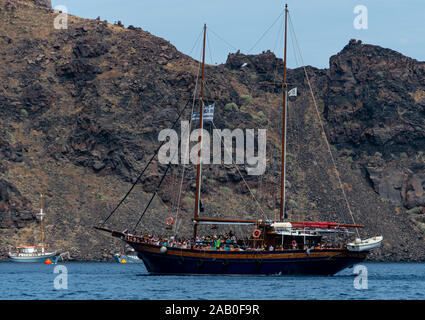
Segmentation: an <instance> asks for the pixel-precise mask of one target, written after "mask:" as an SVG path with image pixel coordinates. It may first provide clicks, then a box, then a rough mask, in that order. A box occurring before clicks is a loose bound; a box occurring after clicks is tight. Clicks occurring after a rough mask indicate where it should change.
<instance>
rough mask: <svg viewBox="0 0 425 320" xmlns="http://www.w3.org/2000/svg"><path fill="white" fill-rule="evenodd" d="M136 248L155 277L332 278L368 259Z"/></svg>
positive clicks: (341, 253)
mask: <svg viewBox="0 0 425 320" xmlns="http://www.w3.org/2000/svg"><path fill="white" fill-rule="evenodd" d="M130 244H131V243H130ZM134 248H135V250H136V251H137V253H138V256H139V258H140V259H142V260H143V262H144V263H145V266H146V268H147V270H148V271H149V272H151V273H156V274H238V275H333V274H335V273H337V272H338V271H341V270H343V269H345V268H347V267H350V266H352V265H354V264H356V263H359V262H361V261H363V260H364V258H365V257H366V253H352V252H349V251H347V250H340V251H338V252H335V250H333V251H331V250H329V251H326V250H321V251H313V252H311V253H310V254H309V255H307V254H306V253H305V252H302V253H297V252H294V251H288V252H283V251H282V252H272V253H270V252H268V253H267V254H258V253H257V254H255V256H254V257H253V254H252V252H211V251H200V250H190V249H184V250H179V249H168V250H167V253H160V252H159V249H158V250H155V248H154V247H153V246H146V245H134ZM156 251H157V252H156ZM179 252H180V254H179Z"/></svg>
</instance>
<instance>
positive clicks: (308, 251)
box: [305, 248, 310, 256]
mask: <svg viewBox="0 0 425 320" xmlns="http://www.w3.org/2000/svg"><path fill="white" fill-rule="evenodd" d="M305 253H306V254H307V255H308V256H309V255H310V248H307V250H306V251H305Z"/></svg>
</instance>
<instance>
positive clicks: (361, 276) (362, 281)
mask: <svg viewBox="0 0 425 320" xmlns="http://www.w3.org/2000/svg"><path fill="white" fill-rule="evenodd" d="M353 273H354V274H356V275H357V276H356V277H355V278H354V282H353V285H354V288H355V289H356V290H367V289H368V275H367V268H366V266H364V265H362V264H358V265H356V266H355V267H354V270H353Z"/></svg>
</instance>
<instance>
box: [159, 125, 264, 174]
mask: <svg viewBox="0 0 425 320" xmlns="http://www.w3.org/2000/svg"><path fill="white" fill-rule="evenodd" d="M189 130H190V129H189V121H181V137H180V139H181V145H180V154H179V150H178V147H179V136H178V133H177V132H176V131H175V130H173V129H163V130H161V131H160V133H159V135H158V141H166V142H165V143H164V144H163V145H162V146H161V148H160V150H159V153H158V158H159V162H160V163H161V164H169V163H170V162H171V163H172V164H179V161H181V164H189V162H191V163H193V164H196V165H197V164H198V163H202V164H218V165H220V164H228V165H230V164H233V163H235V164H245V170H246V172H247V174H248V175H262V174H263V173H264V172H265V171H266V139H267V130H266V129H258V130H257V131H258V132H257V148H256V147H255V140H256V139H255V130H254V129H245V131H244V130H242V129H234V130H232V131H231V130H229V129H214V130H213V134H212V138H211V134H210V133H209V132H208V131H207V130H205V129H202V131H201V130H200V129H196V130H193V131H192V132H189ZM199 136H201V141H202V142H201V143H202V145H201V143H200V142H199ZM167 140H168V141H167ZM233 141H235V143H236V147H235V149H233ZM190 142H197V143H196V144H195V145H193V146H192V148H191V149H190V150H189V147H190ZM201 146H202V148H200V147H201ZM211 148H212V150H211ZM200 149H201V152H200ZM222 150H223V152H222ZM255 150H257V155H256V152H255ZM199 153H200V154H199ZM211 153H212V155H211ZM223 153H224V154H223ZM234 153H235V159H233V154H234Z"/></svg>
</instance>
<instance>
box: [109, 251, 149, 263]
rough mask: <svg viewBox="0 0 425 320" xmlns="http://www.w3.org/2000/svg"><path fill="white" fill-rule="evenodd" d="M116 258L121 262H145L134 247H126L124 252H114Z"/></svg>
mask: <svg viewBox="0 0 425 320" xmlns="http://www.w3.org/2000/svg"><path fill="white" fill-rule="evenodd" d="M114 259H115V261H116V262H119V263H143V261H142V260H141V259H140V258H139V257H138V256H137V253H136V251H135V250H134V249H133V248H127V249H125V251H124V253H116V254H114Z"/></svg>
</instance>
